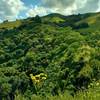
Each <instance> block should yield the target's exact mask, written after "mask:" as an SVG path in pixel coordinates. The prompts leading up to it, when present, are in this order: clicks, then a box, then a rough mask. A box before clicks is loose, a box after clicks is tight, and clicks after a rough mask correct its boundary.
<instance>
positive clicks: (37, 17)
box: [34, 15, 42, 23]
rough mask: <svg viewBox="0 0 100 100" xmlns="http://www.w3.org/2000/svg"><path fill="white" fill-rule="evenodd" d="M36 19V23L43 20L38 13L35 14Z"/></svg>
mask: <svg viewBox="0 0 100 100" xmlns="http://www.w3.org/2000/svg"><path fill="white" fill-rule="evenodd" d="M34 21H35V22H36V23H41V22H42V20H41V18H40V16H38V15H36V16H35V18H34Z"/></svg>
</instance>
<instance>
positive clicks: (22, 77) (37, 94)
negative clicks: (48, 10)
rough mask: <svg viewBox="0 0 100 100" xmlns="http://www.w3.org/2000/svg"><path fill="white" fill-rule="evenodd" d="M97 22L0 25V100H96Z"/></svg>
mask: <svg viewBox="0 0 100 100" xmlns="http://www.w3.org/2000/svg"><path fill="white" fill-rule="evenodd" d="M96 16H97V17H96ZM98 18H99V13H95V14H82V15H80V14H79V15H71V16H63V15H60V14H50V15H47V16H44V17H41V18H40V17H39V16H36V17H34V18H27V19H24V20H20V21H15V22H6V23H2V24H0V27H1V30H0V100H33V99H34V100H42V99H43V100H55V99H58V100H67V99H68V100H99V98H100V31H99V24H100V23H99V21H97V20H98ZM93 20H94V22H92V21H93ZM96 25H98V27H97V28H96ZM93 27H95V28H93Z"/></svg>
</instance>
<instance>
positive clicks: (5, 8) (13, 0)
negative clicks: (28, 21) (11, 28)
mask: <svg viewBox="0 0 100 100" xmlns="http://www.w3.org/2000/svg"><path fill="white" fill-rule="evenodd" d="M25 9H26V7H25V5H24V3H23V2H22V1H21V0H0V19H1V20H6V19H7V20H13V19H15V18H16V17H17V16H18V15H19V13H20V12H21V11H23V10H25Z"/></svg>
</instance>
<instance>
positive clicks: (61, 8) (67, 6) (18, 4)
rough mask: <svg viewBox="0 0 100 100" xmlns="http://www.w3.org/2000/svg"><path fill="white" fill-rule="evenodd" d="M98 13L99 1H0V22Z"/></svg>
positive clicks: (99, 9) (99, 8)
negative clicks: (57, 14) (58, 15)
mask: <svg viewBox="0 0 100 100" xmlns="http://www.w3.org/2000/svg"><path fill="white" fill-rule="evenodd" d="M99 11H100V0H0V21H3V20H15V19H21V18H26V17H33V16H35V15H40V16H43V15H46V14H48V13H61V14H64V15H70V14H77V13H87V12H99Z"/></svg>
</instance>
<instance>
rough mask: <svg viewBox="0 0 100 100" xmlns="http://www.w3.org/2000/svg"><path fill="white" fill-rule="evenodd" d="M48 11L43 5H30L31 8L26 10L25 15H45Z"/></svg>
mask: <svg viewBox="0 0 100 100" xmlns="http://www.w3.org/2000/svg"><path fill="white" fill-rule="evenodd" d="M47 12H48V9H47V8H45V7H39V6H35V7H33V6H31V8H30V9H29V10H28V12H27V13H26V15H27V16H28V17H34V16H36V15H40V16H42V15H46V14H47Z"/></svg>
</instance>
